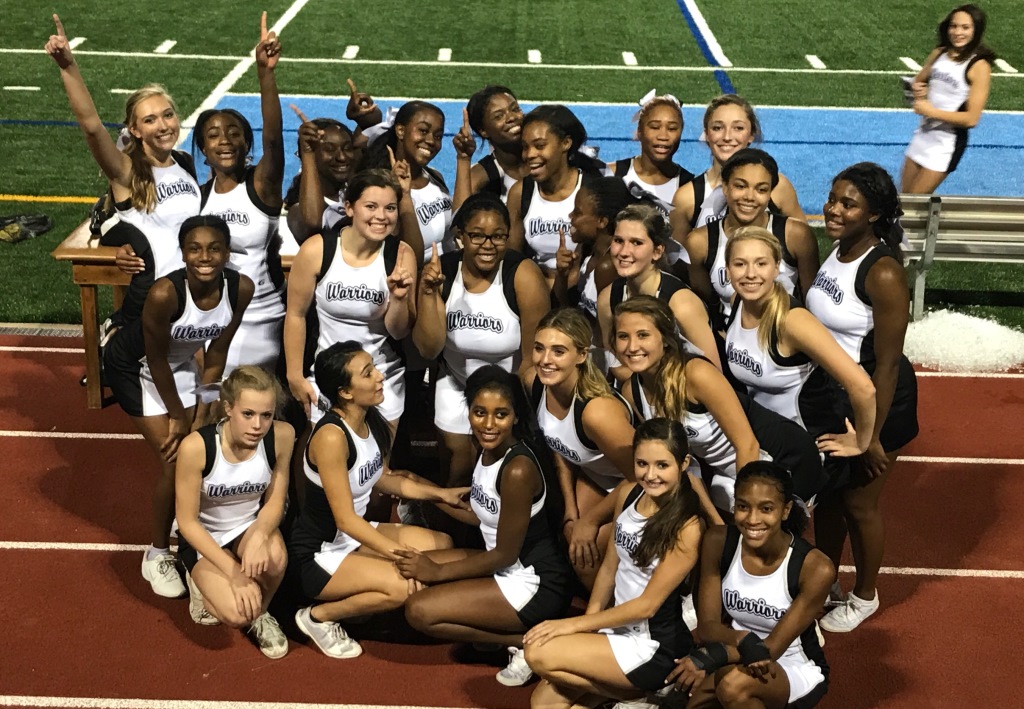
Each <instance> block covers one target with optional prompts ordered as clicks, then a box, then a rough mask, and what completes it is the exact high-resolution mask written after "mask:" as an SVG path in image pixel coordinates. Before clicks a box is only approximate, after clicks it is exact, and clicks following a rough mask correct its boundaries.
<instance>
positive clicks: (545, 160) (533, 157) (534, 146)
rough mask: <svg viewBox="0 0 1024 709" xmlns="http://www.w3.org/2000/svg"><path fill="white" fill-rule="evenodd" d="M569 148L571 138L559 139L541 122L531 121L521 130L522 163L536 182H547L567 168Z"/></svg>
mask: <svg viewBox="0 0 1024 709" xmlns="http://www.w3.org/2000/svg"><path fill="white" fill-rule="evenodd" d="M571 147H572V139H571V138H569V137H568V136H566V137H565V138H559V137H558V135H557V134H556V133H555V132H554V131H552V130H551V127H550V126H549V125H548V124H547V123H544V122H543V121H533V122H531V123H528V124H527V125H526V127H525V128H523V162H524V163H526V165H527V166H528V167H529V168H530V175H531V176H532V177H533V179H535V180H537V181H538V182H547V181H548V180H550V179H551V178H552V177H553V176H554V175H555V174H557V173H558V172H559V171H561V170H564V169H566V168H567V167H568V166H569V159H568V157H567V156H568V154H569V149H570V148H571Z"/></svg>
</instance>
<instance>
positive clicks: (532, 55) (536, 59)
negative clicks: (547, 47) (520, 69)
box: [526, 49, 540, 64]
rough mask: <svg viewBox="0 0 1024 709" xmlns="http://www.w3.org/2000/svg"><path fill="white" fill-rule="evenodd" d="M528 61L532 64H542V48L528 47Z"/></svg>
mask: <svg viewBox="0 0 1024 709" xmlns="http://www.w3.org/2000/svg"><path fill="white" fill-rule="evenodd" d="M526 61H528V62H530V63H531V64H540V50H539V49H528V50H527V51H526Z"/></svg>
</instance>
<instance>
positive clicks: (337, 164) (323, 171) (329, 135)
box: [316, 126, 355, 196]
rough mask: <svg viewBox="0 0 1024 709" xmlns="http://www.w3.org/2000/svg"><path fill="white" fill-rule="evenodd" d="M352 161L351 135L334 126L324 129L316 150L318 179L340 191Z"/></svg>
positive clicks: (353, 151)
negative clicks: (333, 185)
mask: <svg viewBox="0 0 1024 709" xmlns="http://www.w3.org/2000/svg"><path fill="white" fill-rule="evenodd" d="M353 160H355V146H354V145H353V144H352V135H351V134H350V133H346V132H345V131H343V130H341V129H339V128H337V127H335V126H330V127H328V128H325V129H324V134H323V135H322V136H321V137H320V144H319V145H318V147H317V150H316V169H317V172H319V173H320V177H322V178H324V179H326V180H327V181H328V182H331V183H333V184H335V185H336V186H337V187H338V189H340V188H341V186H342V185H344V184H345V182H346V180H348V177H349V173H350V172H351V171H352V162H353ZM328 196H332V195H328Z"/></svg>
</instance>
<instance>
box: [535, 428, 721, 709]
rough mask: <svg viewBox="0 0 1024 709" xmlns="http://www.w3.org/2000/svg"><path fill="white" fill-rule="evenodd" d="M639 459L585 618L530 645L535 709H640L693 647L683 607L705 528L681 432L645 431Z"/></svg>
mask: <svg viewBox="0 0 1024 709" xmlns="http://www.w3.org/2000/svg"><path fill="white" fill-rule="evenodd" d="M633 460H634V463H633V465H634V470H635V475H636V483H634V484H625V485H623V486H621V487H620V488H619V490H618V491H617V493H616V498H617V501H616V507H615V515H616V518H615V534H614V536H610V537H609V540H608V550H607V553H606V554H605V557H604V562H603V563H602V564H601V570H600V572H599V573H598V577H597V581H596V582H595V584H594V592H593V593H592V594H591V596H590V601H589V603H588V604H587V611H586V613H585V614H584V615H581V616H576V617H573V618H563V619H558V620H549V621H546V622H544V623H541V624H539V625H537V626H536V627H534V628H531V629H530V631H529V632H528V633H527V634H526V636H525V638H524V640H525V642H526V661H527V662H528V663H529V665H530V667H532V668H533V669H534V671H535V672H537V674H539V675H540V676H541V677H542V678H543V679H544V681H543V682H541V683H540V685H539V686H538V687H537V689H536V690H535V691H534V693H533V697H532V698H531V700H530V705H531V706H533V707H551V708H552V709H553V708H554V707H565V708H566V709H568V708H570V707H581V706H589V707H593V706H598V705H599V704H600V703H601V700H602V699H607V698H611V699H620V700H627V701H626V703H625V704H624V706H632V705H633V702H630V701H628V700H636V699H642V698H643V697H644V696H645V695H646V694H647V693H648V692H650V693H655V692H658V691H660V690H662V689H664V687H665V682H666V679H667V677H668V675H669V672H671V671H672V669H673V667H674V663H675V659H676V658H678V657H683V656H685V655H686V654H687V653H689V652H690V649H691V647H692V646H693V639H692V637H691V635H690V630H691V629H690V628H687V627H686V624H685V623H684V622H683V618H682V613H681V603H680V601H681V595H682V587H683V584H684V581H685V579H686V577H687V575H688V574H689V573H690V572H691V571H692V570H693V569H694V568H695V567H696V565H697V552H698V549H699V548H700V540H701V534H702V524H701V519H700V516H699V512H700V501H699V500H698V498H697V495H696V494H695V493H694V491H693V489H692V488H691V487H690V484H689V477H688V476H687V475H686V468H687V465H688V463H689V455H688V454H687V447H686V431H685V430H684V429H683V426H682V424H680V423H679V422H678V421H670V420H668V419H664V418H658V419H651V420H649V421H645V422H644V423H642V424H641V425H640V427H639V428H638V429H637V431H636V435H635V436H634V438H633ZM644 706H650V705H644Z"/></svg>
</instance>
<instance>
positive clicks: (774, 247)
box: [725, 226, 789, 350]
mask: <svg viewBox="0 0 1024 709" xmlns="http://www.w3.org/2000/svg"><path fill="white" fill-rule="evenodd" d="M741 241H759V242H761V243H762V244H766V245H767V246H768V249H769V250H770V251H771V254H772V260H773V261H775V265H776V266H778V265H779V264H781V263H782V246H781V245H780V244H779V240H778V239H777V238H776V236H775V234H772V233H771V232H770V231H768V230H767V229H765V228H763V227H759V226H744V227H740V228H739V229H737V230H736V231H734V232H733V235H732V236H730V237H729V240H728V241H726V242H725V263H726V265H728V264H729V261H730V260H732V251H733V246H734V245H735V244H738V243H739V242H741ZM787 315H789V293H787V292H786V289H785V288H784V287H783V286H782V284H781V283H779V282H778V281H775V283H773V284H772V290H771V292H770V293H769V294H768V299H767V301H765V304H764V311H763V312H762V314H761V322H759V323H758V324H757V342H758V344H760V345H761V347H762V349H764V350H768V349H769V347H770V346H771V336H772V330H775V331H776V332H777V333H778V334H779V338H780V339H781V338H782V331H783V328H784V327H785V326H786V316H787Z"/></svg>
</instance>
